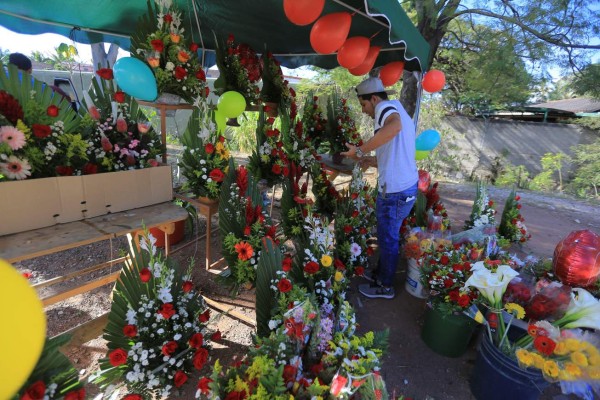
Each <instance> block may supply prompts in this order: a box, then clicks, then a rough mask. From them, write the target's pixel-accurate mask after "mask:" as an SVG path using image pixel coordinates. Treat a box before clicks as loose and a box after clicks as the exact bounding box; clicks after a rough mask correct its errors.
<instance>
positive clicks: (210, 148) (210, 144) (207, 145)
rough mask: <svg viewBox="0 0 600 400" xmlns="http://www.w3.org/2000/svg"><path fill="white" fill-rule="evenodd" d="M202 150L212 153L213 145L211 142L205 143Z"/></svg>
mask: <svg viewBox="0 0 600 400" xmlns="http://www.w3.org/2000/svg"><path fill="white" fill-rule="evenodd" d="M204 151H206V154H212V153H214V152H215V146H214V145H213V144H212V143H206V144H205V145H204Z"/></svg>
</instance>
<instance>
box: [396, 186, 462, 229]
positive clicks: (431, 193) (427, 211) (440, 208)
mask: <svg viewBox="0 0 600 400" xmlns="http://www.w3.org/2000/svg"><path fill="white" fill-rule="evenodd" d="M437 188H438V182H435V183H434V184H433V185H430V186H429V188H428V189H427V191H425V192H421V191H419V193H418V194H417V201H416V202H415V206H414V207H413V208H412V210H411V212H410V214H409V215H408V217H406V218H405V219H404V221H403V222H402V227H401V228H400V233H401V234H402V235H404V236H406V235H407V234H408V233H409V232H410V231H411V230H412V228H416V227H420V228H427V230H430V231H438V230H439V231H441V232H442V233H443V232H450V230H451V229H452V222H451V221H450V218H449V217H448V211H447V210H446V207H445V206H444V203H442V202H441V201H440V195H439V193H438V191H437ZM435 217H437V218H435ZM434 221H435V222H434Z"/></svg>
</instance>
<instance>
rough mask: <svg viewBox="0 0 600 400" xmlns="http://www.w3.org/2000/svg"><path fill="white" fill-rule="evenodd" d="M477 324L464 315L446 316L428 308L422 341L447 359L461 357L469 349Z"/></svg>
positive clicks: (422, 331)
mask: <svg viewBox="0 0 600 400" xmlns="http://www.w3.org/2000/svg"><path fill="white" fill-rule="evenodd" d="M476 328H477V322H475V321H474V320H473V319H472V318H469V317H467V316H466V315H463V314H450V315H447V314H444V313H441V312H440V311H438V310H437V309H435V308H431V307H430V308H428V309H427V312H426V313H425V323H424V324H423V329H422V330H421V339H423V341H424V342H425V344H426V345H427V346H428V347H429V348H430V349H431V350H433V351H435V352H436V353H438V354H441V355H443V356H446V357H460V356H461V355H463V354H464V353H465V352H466V351H467V349H468V348H469V343H470V342H471V338H472V337H473V332H475V329H476Z"/></svg>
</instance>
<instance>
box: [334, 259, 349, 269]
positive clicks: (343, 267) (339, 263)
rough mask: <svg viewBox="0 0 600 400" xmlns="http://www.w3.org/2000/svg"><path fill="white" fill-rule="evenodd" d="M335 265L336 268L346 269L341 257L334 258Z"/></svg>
mask: <svg viewBox="0 0 600 400" xmlns="http://www.w3.org/2000/svg"><path fill="white" fill-rule="evenodd" d="M333 266H334V267H335V269H337V270H340V271H344V270H345V269H346V265H344V263H343V262H342V260H340V259H339V258H336V259H335V260H333Z"/></svg>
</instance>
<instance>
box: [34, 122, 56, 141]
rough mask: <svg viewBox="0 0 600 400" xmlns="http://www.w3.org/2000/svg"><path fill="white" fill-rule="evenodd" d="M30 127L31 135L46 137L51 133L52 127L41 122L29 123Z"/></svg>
mask: <svg viewBox="0 0 600 400" xmlns="http://www.w3.org/2000/svg"><path fill="white" fill-rule="evenodd" d="M31 129H32V130H33V135H34V136H35V137H36V138H40V139H43V138H46V137H48V136H50V135H51V134H52V129H50V127H49V126H48V125H41V124H33V125H31Z"/></svg>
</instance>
